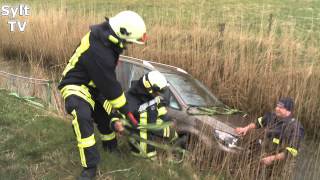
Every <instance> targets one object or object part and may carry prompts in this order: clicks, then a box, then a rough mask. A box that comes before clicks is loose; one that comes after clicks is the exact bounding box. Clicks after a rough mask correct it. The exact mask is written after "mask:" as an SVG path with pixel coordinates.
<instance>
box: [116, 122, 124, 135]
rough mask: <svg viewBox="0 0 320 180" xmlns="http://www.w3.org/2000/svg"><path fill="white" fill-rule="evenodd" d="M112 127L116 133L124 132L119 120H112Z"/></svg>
mask: <svg viewBox="0 0 320 180" xmlns="http://www.w3.org/2000/svg"><path fill="white" fill-rule="evenodd" d="M114 129H115V130H116V132H117V133H119V134H120V135H121V134H123V132H124V126H123V124H122V122H121V121H116V122H114Z"/></svg>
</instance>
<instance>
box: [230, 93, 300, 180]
mask: <svg viewBox="0 0 320 180" xmlns="http://www.w3.org/2000/svg"><path fill="white" fill-rule="evenodd" d="M293 105H294V102H293V100H292V99H291V98H282V99H280V100H279V101H278V103H277V105H276V107H275V112H268V113H266V114H265V115H264V116H263V117H260V118H258V119H257V120H256V122H254V123H250V124H249V125H247V126H245V127H239V128H236V132H237V133H238V134H239V135H242V136H243V135H246V134H247V132H248V131H249V130H251V129H256V128H263V129H264V130H265V138H264V139H262V140H259V143H256V144H259V146H261V147H260V148H259V147H258V149H260V150H261V153H262V154H265V155H262V158H261V159H260V163H261V164H263V165H265V166H268V167H269V168H268V169H267V170H268V171H267V176H269V177H270V175H271V172H272V170H273V169H274V168H273V166H274V165H277V168H276V169H278V170H279V169H281V168H280V166H279V165H281V166H282V167H283V168H284V169H283V170H284V171H285V172H287V174H286V173H282V174H284V175H285V176H288V175H290V173H291V171H292V168H293V166H292V165H294V162H295V160H294V159H295V157H296V156H297V155H298V154H299V147H300V144H301V140H302V139H303V137H304V128H303V127H302V125H301V124H300V122H299V121H298V120H296V119H295V118H294V117H293ZM257 152H258V151H257ZM259 156H260V154H259ZM285 163H287V166H284V165H285Z"/></svg>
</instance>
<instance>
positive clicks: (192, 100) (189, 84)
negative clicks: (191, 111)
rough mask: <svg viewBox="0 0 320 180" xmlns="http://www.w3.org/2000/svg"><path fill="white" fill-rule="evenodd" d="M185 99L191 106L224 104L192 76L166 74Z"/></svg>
mask: <svg viewBox="0 0 320 180" xmlns="http://www.w3.org/2000/svg"><path fill="white" fill-rule="evenodd" d="M164 75H165V76H166V78H167V80H168V81H169V83H170V85H171V86H172V87H173V88H174V89H175V90H176V91H177V92H178V94H179V96H180V97H181V98H182V99H183V101H184V102H185V103H186V104H187V105H190V106H223V104H222V103H221V102H220V101H219V100H218V99H217V98H216V97H215V96H213V95H212V94H211V93H210V92H209V90H207V89H206V87H205V86H204V85H203V84H202V83H200V82H199V81H198V80H196V79H194V78H192V77H191V76H184V75H179V74H169V73H165V74H164Z"/></svg>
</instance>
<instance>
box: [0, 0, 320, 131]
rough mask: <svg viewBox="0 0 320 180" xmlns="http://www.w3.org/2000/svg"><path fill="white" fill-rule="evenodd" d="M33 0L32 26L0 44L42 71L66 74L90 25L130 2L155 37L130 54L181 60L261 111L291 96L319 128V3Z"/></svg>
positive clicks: (224, 93) (228, 98)
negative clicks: (44, 3)
mask: <svg viewBox="0 0 320 180" xmlns="http://www.w3.org/2000/svg"><path fill="white" fill-rule="evenodd" d="M29 2H30V3H31V4H33V3H34V8H33V9H34V10H33V11H32V16H30V17H28V21H29V24H28V27H27V31H26V32H24V33H19V32H16V33H9V32H8V27H7V25H6V24H5V23H2V24H1V29H0V31H1V34H2V37H1V45H0V49H1V52H2V55H3V56H5V57H6V58H19V59H24V60H26V61H28V62H29V63H30V64H31V65H32V68H31V73H33V74H35V76H37V77H39V76H45V75H46V76H49V77H51V76H54V78H55V79H59V74H60V72H61V71H62V69H63V68H64V66H65V64H66V61H67V60H68V59H69V57H70V55H71V53H72V51H73V50H74V48H75V47H76V45H77V44H78V42H79V39H80V38H81V37H82V36H83V34H84V33H85V32H86V31H88V26H89V25H90V24H94V23H96V22H100V21H102V20H103V15H111V14H114V12H117V11H119V10H121V9H124V8H130V9H133V10H136V11H138V12H140V13H141V14H142V15H143V16H144V17H145V19H146V22H147V26H148V32H149V34H150V39H149V42H148V45H147V46H144V47H128V51H127V52H126V54H127V55H130V56H135V57H139V58H143V59H152V60H154V61H158V62H163V63H167V64H171V65H176V66H179V67H182V68H184V69H186V70H187V71H188V72H190V73H191V74H192V75H194V76H195V77H197V78H198V79H200V80H201V81H202V82H204V83H205V84H206V85H207V86H208V87H209V88H210V89H211V90H212V91H213V92H214V93H215V94H216V95H217V96H218V97H219V98H220V99H221V100H223V101H224V102H226V103H227V104H229V105H233V106H236V107H238V108H240V109H243V110H245V111H247V112H249V113H251V114H254V115H257V114H261V113H262V112H264V111H266V110H269V109H271V108H272V107H273V105H274V103H275V101H276V99H278V97H279V96H292V97H293V98H294V99H295V101H296V110H295V111H296V114H297V116H298V118H299V119H300V120H301V121H302V122H303V124H304V125H305V127H306V128H307V129H308V132H310V133H309V134H311V135H312V136H313V135H316V134H317V132H318V131H317V128H319V127H320V124H319V123H317V117H318V116H319V115H320V110H319V108H318V107H319V105H320V101H319V100H318V98H317V97H319V91H318V89H319V87H320V82H319V81H318V77H319V72H320V71H319V51H318V48H319V47H320V46H319V41H318V40H317V37H320V36H319V32H318V31H317V30H318V29H317V27H318V26H317V23H319V21H318V20H317V19H312V18H316V17H318V16H317V14H318V13H319V7H320V5H319V3H317V2H313V1H310V2H308V3H305V2H300V1H295V3H290V2H291V1H289V0H288V1H285V2H281V3H280V2H275V1H270V2H269V3H263V4H259V3H257V2H256V1H243V2H241V3H238V4H232V3H231V2H232V1H230V3H227V2H225V3H222V2H220V1H218V2H213V1H209V2H206V1H202V3H195V2H193V1H186V2H180V1H179V2H171V1H170V2H169V1H159V2H149V1H148V2H147V1H146V2H144V3H137V2H127V1H125V2H127V3H125V2H123V3H117V2H115V1H109V2H105V3H103V2H102V1H93V2H90V3H89V4H88V5H87V6H85V5H84V3H81V1H71V2H64V1H62V3H61V5H62V6H61V8H60V6H59V5H60V4H59V5H58V9H57V8H49V7H50V6H49V5H52V4H50V3H53V2H52V1H48V3H49V5H48V6H44V7H43V8H42V9H41V8H36V7H39V6H40V5H35V4H36V2H38V1H29ZM288 4H290V6H288ZM55 5H57V4H55ZM52 6H53V5H52ZM309 11H311V13H310V12H309ZM102 12H103V13H102ZM104 12H107V13H104ZM270 14H273V16H272V18H270V17H269V15H270ZM313 15H314V16H316V17H313ZM290 16H293V17H292V19H290V18H289V19H288V17H290ZM295 16H297V18H294V17H295ZM300 16H303V17H309V18H311V19H312V22H310V21H309V20H308V19H307V20H305V21H300V20H301V19H300V18H298V17H300ZM3 20H5V18H3ZM43 66H44V67H46V70H45V71H43V70H42V72H41V70H39V67H43ZM48 69H49V71H47V70H48ZM204 70H205V71H204Z"/></svg>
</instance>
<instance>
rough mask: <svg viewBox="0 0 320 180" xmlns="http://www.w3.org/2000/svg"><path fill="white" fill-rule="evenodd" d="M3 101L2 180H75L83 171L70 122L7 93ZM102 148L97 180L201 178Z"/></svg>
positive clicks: (0, 119)
mask: <svg viewBox="0 0 320 180" xmlns="http://www.w3.org/2000/svg"><path fill="white" fill-rule="evenodd" d="M0 100H1V103H0V114H1V116H0V137H1V141H0V176H1V177H0V179H6V180H11V179H12V180H16V179H75V178H76V177H77V176H78V175H79V173H80V170H81V168H80V160H79V155H78V150H77V148H76V141H75V138H74V135H73V131H72V128H71V123H70V122H71V120H70V121H69V119H68V120H67V121H65V120H62V119H61V118H60V117H56V115H54V114H52V113H50V112H47V111H44V110H42V109H37V108H35V107H33V106H31V105H30V104H28V103H26V102H25V101H22V100H20V99H17V98H14V97H11V96H9V95H8V92H7V91H4V90H0ZM97 137H99V136H98V135H97ZM122 142H124V141H122ZM98 145H99V150H100V152H101V159H102V160H101V165H100V168H99V173H98V178H99V179H179V178H183V179H191V178H197V177H198V176H197V175H196V174H194V173H193V172H192V170H191V169H190V168H188V167H186V166H180V165H174V164H170V163H168V162H167V161H165V160H160V161H158V162H157V163H152V162H150V161H148V160H143V159H138V158H135V157H133V156H131V155H130V153H129V150H128V148H127V146H126V145H125V144H124V143H122V144H121V150H122V156H121V157H117V156H114V155H112V154H109V153H106V152H103V151H102V148H101V147H100V146H101V145H100V143H99V142H98Z"/></svg>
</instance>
